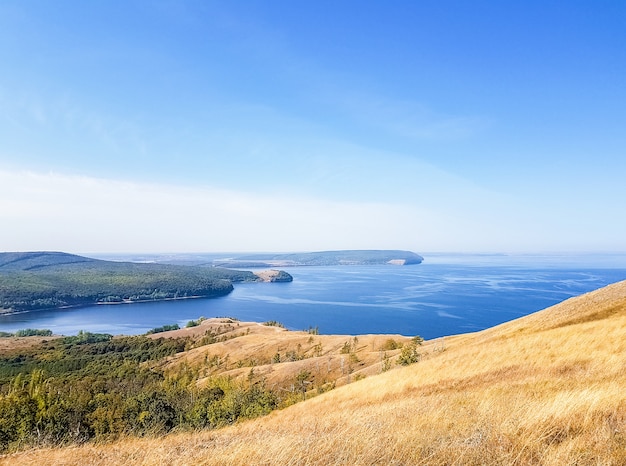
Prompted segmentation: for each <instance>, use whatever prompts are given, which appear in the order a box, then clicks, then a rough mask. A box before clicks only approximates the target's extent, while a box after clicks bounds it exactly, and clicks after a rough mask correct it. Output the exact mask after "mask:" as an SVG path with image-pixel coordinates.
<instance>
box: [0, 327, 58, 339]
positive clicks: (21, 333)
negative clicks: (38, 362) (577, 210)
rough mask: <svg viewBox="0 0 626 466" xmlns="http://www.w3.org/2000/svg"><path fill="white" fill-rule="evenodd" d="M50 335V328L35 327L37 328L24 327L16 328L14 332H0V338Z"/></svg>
mask: <svg viewBox="0 0 626 466" xmlns="http://www.w3.org/2000/svg"><path fill="white" fill-rule="evenodd" d="M49 336H52V330H48V329H47V328H46V329H37V328H26V329H23V330H18V331H17V332H15V333H10V332H0V338H9V337H49Z"/></svg>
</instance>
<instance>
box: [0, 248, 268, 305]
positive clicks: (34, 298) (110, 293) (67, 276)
mask: <svg viewBox="0 0 626 466" xmlns="http://www.w3.org/2000/svg"><path fill="white" fill-rule="evenodd" d="M259 280H260V279H259V277H257V276H256V275H254V274H253V273H252V272H246V271H237V270H228V269H224V268H219V267H191V266H180V265H164V264H137V263H130V262H111V261H101V260H95V259H89V258H86V257H81V256H74V255H71V254H64V253H52V252H47V253H0V310H2V309H4V310H5V311H6V310H8V311H32V310H38V309H55V308H62V307H68V306H84V305H91V304H115V303H128V302H137V301H153V300H162V299H180V298H189V297H204V298H208V297H217V296H223V295H226V294H228V293H230V292H231V291H232V290H233V285H232V283H233V282H253V281H259Z"/></svg>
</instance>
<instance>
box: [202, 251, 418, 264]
mask: <svg viewBox="0 0 626 466" xmlns="http://www.w3.org/2000/svg"><path fill="white" fill-rule="evenodd" d="M423 260H424V258H423V257H422V256H420V255H419V254H416V253H414V252H411V251H401V250H372V249H367V250H358V249H350V250H342V251H320V252H303V253H290V254H246V255H241V256H234V257H230V258H225V259H216V260H214V261H213V265H217V266H222V267H293V266H303V265H307V266H308V265H310V266H314V265H317V266H321V265H414V264H421V263H422V261H423Z"/></svg>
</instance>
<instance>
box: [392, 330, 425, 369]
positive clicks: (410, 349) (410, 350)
mask: <svg viewBox="0 0 626 466" xmlns="http://www.w3.org/2000/svg"><path fill="white" fill-rule="evenodd" d="M423 342H424V339H423V338H422V337H420V336H419V335H417V336H415V337H413V338H412V339H411V341H410V342H409V343H405V344H404V345H403V346H402V349H401V350H400V355H399V356H398V359H397V361H396V362H397V364H399V365H402V366H408V365H409V364H414V363H416V362H419V361H420V359H421V358H422V355H421V354H420V352H419V351H418V350H417V347H418V346H422V343H423Z"/></svg>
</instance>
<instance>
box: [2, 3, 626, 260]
mask: <svg viewBox="0 0 626 466" xmlns="http://www.w3.org/2000/svg"><path fill="white" fill-rule="evenodd" d="M625 43H626V3H623V2H609V1H598V2H591V1H586V2H582V1H567V2H564V1H561V2H551V1H541V2H538V1H537V2H534V1H528V2H518V3H517V4H512V2H495V1H492V2H489V1H472V2H454V1H419V2H416V1H390V2H378V1H377V2H374V1H362V0H361V1H341V2H337V1H314V2H313V1H298V2H294V1H277V0H272V1H270V0H266V1H228V2H227V1H221V2H212V1H132V0H131V1H93V2H78V1H64V0H60V1H54V2H50V1H43V0H41V1H35V0H26V1H22V0H20V1H17V0H0V225H2V227H0V244H1V246H0V249H2V250H50V249H53V250H64V251H69V252H192V251H193V252H199V251H296V250H297V251H307V250H319V249H342V248H401V249H410V250H414V251H417V252H428V251H464V252H568V251H579V252H582V251H584V252H589V251H598V252H607V251H626V215H624V200H626V183H624V178H625V175H626V85H625V83H626V79H625V77H626V47H624V44H625Z"/></svg>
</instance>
